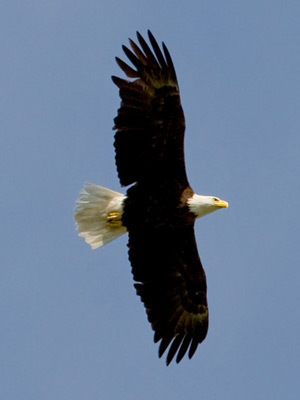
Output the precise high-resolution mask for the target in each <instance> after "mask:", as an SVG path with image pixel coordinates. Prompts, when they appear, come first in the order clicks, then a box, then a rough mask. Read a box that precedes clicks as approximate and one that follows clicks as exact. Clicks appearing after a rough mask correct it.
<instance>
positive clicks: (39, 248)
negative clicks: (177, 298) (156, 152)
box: [0, 0, 300, 400]
mask: <svg viewBox="0 0 300 400" xmlns="http://www.w3.org/2000/svg"><path fill="white" fill-rule="evenodd" d="M183 3H184V2H183V1H179V0H172V1H163V0H162V1H159V2H158V1H157V2H156V1H152V2H149V1H145V0H139V1H134V0H127V1H126V2H125V1H124V2H122V1H120V0H111V1H109V2H101V1H92V0H90V1H89V0H87V1H79V0H77V1H75V0H74V1H68V0H65V1H61V0H60V1H58V0H51V1H50V0H44V1H42V0H39V1H30V0H29V1H26V2H25V1H16V0H9V1H8V0H4V1H2V3H1V13H0V32H1V35H0V38H1V39H0V41H1V42H0V43H1V68H0V87H1V90H0V101H1V104H0V113H1V118H0V131H1V136H0V144H1V159H0V167H1V169H0V170H1V174H0V176H1V188H2V196H1V200H0V204H1V207H0V213H1V226H0V237H1V268H0V274H1V277H0V315H1V326H0V337H1V340H0V397H1V398H3V399H22V400H27V399H43V400H48V399H49V400H50V399H51V400H52V399H56V400H67V399H72V400H82V399H91V400H93V399H100V398H101V399H118V398H122V399H124V400H125V399H135V398H143V399H144V400H148V399H153V398H164V399H172V400H182V399H185V398H201V399H205V400H215V399H222V400H227V399H240V400H252V399H264V400H265V399H272V400H277V399H278V400H279V399H280V400H282V399H298V398H299V392H300V383H299V382H300V381H299V359H300V347H299V335H300V322H299V305H300V294H299V280H300V272H299V256H300V250H299V235H300V229H299V227H300V223H299V197H300V186H299V174H300V157H299V150H300V78H299V76H300V75H299V71H300V52H299V46H300V39H299V38H300V23H299V21H300V3H299V2H297V1H292V0H285V1H283V0H282V1H277V0H274V1H271V0H270V1H266V0H259V1H258V0H254V1H234V0H228V1H217V0H216V1H201V0H200V1H199V0H197V1H195V0H193V1H189V2H186V4H185V5H183ZM148 28H150V29H151V30H152V32H153V33H154V35H155V36H156V38H157V40H158V41H159V42H161V41H162V40H163V41H165V43H166V44H167V46H168V48H169V50H170V52H171V55H172V58H173V61H174V64H175V67H176V71H177V75H178V80H179V84H180V88H181V97H182V103H183V107H184V110H185V116H186V123H187V133H186V143H185V151H186V163H187V170H188V175H189V179H190V182H191V184H192V186H193V188H194V189H195V191H197V192H198V193H202V194H212V195H217V196H219V197H221V198H224V199H226V200H228V201H229V203H230V208H229V209H227V210H222V211H220V212H218V213H215V214H212V215H210V216H208V217H205V218H204V219H202V220H199V221H198V222H197V228H196V233H197V241H198V247H199V253H200V255H201V258H202V262H203V264H204V267H205V270H206V273H207V279H208V300H209V306H210V329H209V334H208V336H207V338H206V340H205V342H204V343H203V344H201V346H200V347H199V348H198V351H197V353H196V355H195V356H194V358H193V359H192V360H191V361H190V360H188V359H184V360H183V361H182V362H181V364H179V365H176V364H171V365H170V366H169V367H168V368H167V367H166V366H165V362H164V360H159V359H158V357H157V345H155V344H154V343H153V340H152V338H153V334H152V331H151V328H150V326H149V324H148V322H147V320H146V315H145V312H144V308H143V306H142V304H141V302H140V301H139V299H138V297H137V296H136V295H135V291H134V289H133V281H132V277H131V272H130V265H129V262H128V259H127V247H126V242H127V240H126V237H125V236H124V237H122V238H120V239H118V240H117V241H115V242H113V243H111V244H109V245H107V246H105V247H103V248H101V249H99V250H97V251H92V250H91V249H90V248H89V246H87V245H86V244H85V243H84V241H83V239H81V238H79V237H78V236H77V233H76V231H75V229H74V222H73V211H74V206H75V200H76V198H77V197H78V192H79V190H80V189H81V187H82V186H83V183H84V182H86V181H89V182H94V183H97V184H100V185H102V186H107V187H110V188H112V189H114V190H119V191H124V189H120V186H119V182H118V179H117V174H116V170H115V165H114V149H113V132H112V124H113V122H112V120H113V118H114V116H115V115H116V110H117V108H118V106H119V98H118V93H117V90H116V88H115V87H114V85H113V83H112V81H111V79H110V76H111V75H112V74H117V75H120V74H122V73H120V71H119V70H118V67H117V65H116V63H115V60H114V57H115V56H119V57H120V56H122V50H121V45H122V44H127V43H128V41H127V39H128V37H133V38H134V37H135V31H136V30H139V31H140V32H141V33H142V34H144V35H145V34H146V31H147V29H148Z"/></svg>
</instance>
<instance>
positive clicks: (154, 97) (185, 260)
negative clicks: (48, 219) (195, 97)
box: [112, 31, 208, 364]
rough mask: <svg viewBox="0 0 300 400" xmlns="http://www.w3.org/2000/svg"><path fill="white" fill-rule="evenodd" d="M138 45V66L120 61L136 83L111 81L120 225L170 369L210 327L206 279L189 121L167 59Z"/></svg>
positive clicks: (192, 349)
mask: <svg viewBox="0 0 300 400" xmlns="http://www.w3.org/2000/svg"><path fill="white" fill-rule="evenodd" d="M148 35H149V40H150V43H151V46H152V49H153V50H151V49H150V47H149V46H148V44H147V43H146V41H145V40H144V39H143V38H142V36H141V35H140V34H139V33H137V38H138V42H139V45H137V44H135V43H134V42H133V41H132V40H130V44H131V48H132V51H131V50H129V49H128V48H127V47H125V46H123V50H124V52H125V54H126V56H127V57H128V59H129V60H130V61H131V63H132V64H133V67H134V68H132V67H130V66H129V65H127V64H126V63H125V62H124V61H122V60H120V59H119V58H117V63H118V65H119V66H120V68H121V69H122V70H123V71H124V72H125V74H126V75H127V77H128V78H133V79H131V80H124V79H120V78H117V77H112V79H113V81H114V83H115V84H116V85H117V86H118V87H119V89H120V97H121V107H120V109H119V110H118V115H117V117H116V118H115V127H114V128H115V129H116V134H115V150H116V165H117V171H118V175H119V179H120V182H121V184H122V185H123V186H127V185H131V184H133V186H131V187H130V188H129V189H128V191H127V197H126V200H125V206H124V213H123V218H122V223H123V225H124V226H125V227H126V228H127V230H128V233H129V243H128V247H129V259H130V262H131V265H132V273H133V278H134V280H135V281H136V283H135V288H136V291H137V294H138V295H139V296H140V298H141V300H142V302H143V303H144V305H145V308H146V313H147V316H148V320H149V322H150V323H151V325H152V328H153V330H154V332H155V334H154V341H155V342H159V341H160V347H159V356H160V357H161V356H162V354H163V353H164V352H165V351H166V349H167V348H169V350H168V355H167V360H166V361H167V364H169V363H170V362H171V360H172V359H173V357H174V356H176V361H177V362H179V361H180V360H181V359H182V358H183V356H184V355H185V353H186V352H188V355H189V357H190V358H191V357H192V356H193V354H194V353H195V351H196V349H197V346H198V344H199V343H201V342H202V341H203V340H204V338H205V336H206V333H207V329H208V308H207V300H206V278H205V273H204V270H203V268H202V265H201V261H200V258H199V255H198V251H197V245H196V241H195V235H194V222H195V215H194V214H193V213H191V212H190V210H189V208H188V206H187V204H186V200H187V198H190V197H191V196H192V195H193V194H194V192H193V190H192V189H191V187H190V185H189V183H188V179H187V176H186V170H185V162H184V130H185V121H184V114H183V110H182V107H181V102H180V95H179V88H178V83H177V78H176V73H175V69H174V66H173V63H172V60H171V57H170V54H169V52H168V50H167V48H166V46H165V45H164V44H162V50H163V51H161V50H160V48H159V46H158V44H157V42H156V40H155V38H154V37H153V35H152V34H151V32H150V31H148Z"/></svg>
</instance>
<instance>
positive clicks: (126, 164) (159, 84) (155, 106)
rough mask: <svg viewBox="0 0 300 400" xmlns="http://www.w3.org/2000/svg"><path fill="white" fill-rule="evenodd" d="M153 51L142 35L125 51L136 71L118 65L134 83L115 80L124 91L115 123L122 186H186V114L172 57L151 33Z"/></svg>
mask: <svg viewBox="0 0 300 400" xmlns="http://www.w3.org/2000/svg"><path fill="white" fill-rule="evenodd" d="M148 34H149V39H150V43H151V45H152V48H153V50H151V48H150V47H149V46H148V44H147V43H146V41H145V40H144V39H143V37H142V36H141V35H140V34H139V33H137V38H138V41H139V46H138V45H137V44H136V43H134V42H133V41H132V40H130V44H131V47H132V50H133V51H131V50H129V49H128V48H127V47H126V46H123V50H124V52H125V54H126V56H127V57H128V59H129V60H130V61H131V63H132V64H133V66H134V67H135V69H134V68H132V67H130V66H129V65H127V64H126V63H125V62H124V61H122V60H120V59H119V58H117V59H116V60H117V63H118V65H119V66H120V68H121V69H122V70H123V71H124V72H125V74H126V75H127V76H128V77H129V78H136V79H134V80H132V81H128V80H124V79H120V78H117V77H112V79H113V82H114V83H115V84H116V85H117V86H118V87H119V89H120V97H121V100H122V101H121V107H120V109H119V110H118V115H117V117H116V118H115V126H114V129H116V131H117V132H116V134H115V143H114V145H115V150H116V165H117V170H118V175H119V179H120V182H121V185H123V186H127V185H129V184H132V183H134V182H141V181H147V180H149V179H157V177H158V176H162V175H164V176H168V179H176V180H181V181H182V183H183V184H186V185H187V178H186V171H185V163H184V143H183V142H184V130H185V121H184V114H183V110H182V107H181V103H180V96H179V88H178V83H177V79H176V74H175V70H174V66H173V63H172V60H171V57H170V54H169V52H168V50H167V48H166V46H165V45H164V44H163V51H161V50H160V48H159V46H158V44H157V42H156V40H155V38H154V36H153V35H152V34H151V32H150V31H149V32H148Z"/></svg>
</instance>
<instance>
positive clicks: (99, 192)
mask: <svg viewBox="0 0 300 400" xmlns="http://www.w3.org/2000/svg"><path fill="white" fill-rule="evenodd" d="M124 199H125V196H124V195H123V194H122V193H118V192H115V191H113V190H110V189H107V188H104V187H102V186H98V185H94V184H93V183H86V184H85V185H84V188H83V189H82V190H81V192H80V197H79V199H78V200H77V204H76V209H75V221H76V227H77V230H78V231H79V236H82V237H84V239H85V241H86V242H87V243H88V244H89V245H90V246H91V247H92V249H97V248H98V247H100V246H103V245H104V244H106V243H109V242H111V241H112V240H114V239H116V238H117V237H119V236H121V235H123V234H124V233H126V228H125V227H124V226H123V225H122V221H121V220H120V218H119V219H116V221H115V222H114V221H113V220H110V219H109V218H108V217H109V215H110V214H115V215H118V216H122V214H123V201H124Z"/></svg>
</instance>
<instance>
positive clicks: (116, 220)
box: [106, 212, 122, 226]
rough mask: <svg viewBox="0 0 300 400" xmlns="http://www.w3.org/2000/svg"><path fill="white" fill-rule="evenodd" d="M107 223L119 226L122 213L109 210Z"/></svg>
mask: <svg viewBox="0 0 300 400" xmlns="http://www.w3.org/2000/svg"><path fill="white" fill-rule="evenodd" d="M106 220H107V222H108V223H109V224H112V225H116V226H120V225H122V214H121V213H118V212H111V213H109V214H108V216H107V217H106Z"/></svg>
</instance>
